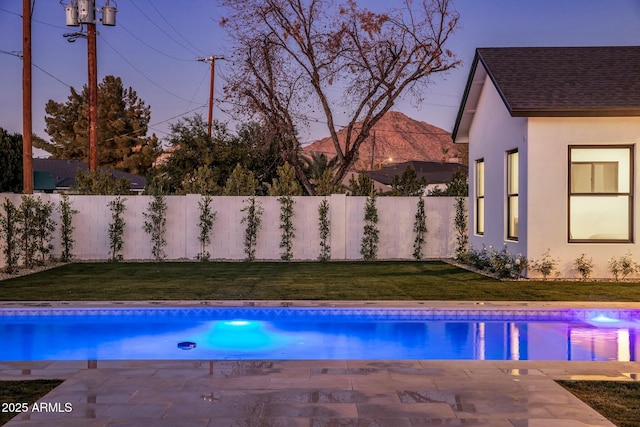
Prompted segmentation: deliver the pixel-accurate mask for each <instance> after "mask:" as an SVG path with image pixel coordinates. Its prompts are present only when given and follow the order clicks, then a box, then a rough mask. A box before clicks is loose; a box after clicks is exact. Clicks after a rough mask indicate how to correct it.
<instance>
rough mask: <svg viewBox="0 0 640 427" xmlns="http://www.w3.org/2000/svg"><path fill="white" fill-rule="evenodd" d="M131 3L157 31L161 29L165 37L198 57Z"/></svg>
mask: <svg viewBox="0 0 640 427" xmlns="http://www.w3.org/2000/svg"><path fill="white" fill-rule="evenodd" d="M130 3H131V5H132V6H133V7H135V8H136V9H138V11H139V12H140V13H141V14H142V16H144V17H145V18H147V20H148V21H149V22H151V23H152V24H153V25H154V26H155V27H156V28H157V29H159V30H160V32H162V33H163V34H164V35H165V36H167V37H169V38H170V39H171V40H173V41H174V42H175V43H176V44H177V45H178V46H180V47H182V48H183V49H186V50H188V51H189V52H191V53H193V54H194V55H196V56H197V55H198V54H199V53H198V52H197V51H195V50H192V49H191V48H189V47H187V46H185V45H184V44H182V43H180V42H179V41H178V40H176V39H175V38H174V37H173V36H171V35H170V34H169V33H167V32H166V31H165V30H164V28H162V27H161V26H160V25H158V24H157V23H156V21H154V20H153V19H151V18H150V17H149V16H148V15H147V14H146V13H144V11H143V10H142V9H141V8H140V7H138V5H137V4H136V3H135V2H134V1H133V0H131V1H130Z"/></svg>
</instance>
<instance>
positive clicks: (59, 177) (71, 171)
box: [33, 159, 146, 192]
mask: <svg viewBox="0 0 640 427" xmlns="http://www.w3.org/2000/svg"><path fill="white" fill-rule="evenodd" d="M78 169H82V170H84V171H87V170H89V166H88V165H87V164H86V163H83V162H80V161H78V160H64V159H33V170H34V173H39V175H42V174H43V173H46V174H48V175H49V176H50V177H51V180H52V181H53V183H54V184H55V188H56V189H68V188H70V187H72V186H74V185H75V184H76V178H75V177H76V171H77V170H78ZM100 169H102V170H106V171H109V172H111V173H112V174H113V176H114V178H116V179H121V178H124V179H128V180H129V181H131V187H130V188H131V191H138V192H139V191H143V190H144V187H145V183H146V180H145V178H144V177H143V176H140V175H133V174H130V173H127V172H122V171H118V170H115V169H107V168H100ZM36 190H50V189H49V188H43V189H40V188H36Z"/></svg>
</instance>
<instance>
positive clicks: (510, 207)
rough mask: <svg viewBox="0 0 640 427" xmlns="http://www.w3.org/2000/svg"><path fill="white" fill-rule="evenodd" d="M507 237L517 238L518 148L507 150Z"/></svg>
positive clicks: (510, 238)
mask: <svg viewBox="0 0 640 427" xmlns="http://www.w3.org/2000/svg"><path fill="white" fill-rule="evenodd" d="M507 239H509V240H518V150H513V151H508V152H507Z"/></svg>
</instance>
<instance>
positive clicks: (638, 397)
mask: <svg viewBox="0 0 640 427" xmlns="http://www.w3.org/2000/svg"><path fill="white" fill-rule="evenodd" d="M558 383H559V384H560V385H561V386H562V387H564V388H566V389H567V390H569V391H570V392H571V393H573V394H575V395H576V397H578V398H579V399H580V400H582V401H583V402H585V403H586V404H587V405H589V406H591V407H592V408H593V409H595V410H596V411H598V412H600V413H601V414H602V415H604V416H605V417H606V418H607V419H608V420H609V421H611V422H612V423H614V424H615V425H616V426H618V427H638V426H640V383H638V382H626V381H625V382H623V381H558Z"/></svg>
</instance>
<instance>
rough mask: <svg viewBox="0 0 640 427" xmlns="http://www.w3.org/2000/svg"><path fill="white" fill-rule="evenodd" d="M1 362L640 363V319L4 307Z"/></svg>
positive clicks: (565, 312) (606, 314)
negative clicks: (486, 361)
mask: <svg viewBox="0 0 640 427" xmlns="http://www.w3.org/2000/svg"><path fill="white" fill-rule="evenodd" d="M0 337H1V338H2V340H3V343H2V345H1V346H0V360H2V361H23V360H123V359H127V360H140V359H154V360H162V359H166V360H178V359H179V360H184V359H197V360H220V359H241V360H256V359H278V360H293V359H319V360H330V359H347V360H375V359H387V360H388V359H392V360H410V359H420V360H427V359H431V360H620V361H636V360H640V311H635V310H593V309H589V310H586V309H584V310H582V309H557V310H502V309H485V310H483V309H477V310H463V309H422V308H421V309H380V308H355V309H344V308H339V309H334V308H170V309H168V308H162V309H158V308H135V309H125V308H107V309H102V308H100V309H49V308H47V309H39V308H38V309H35V308H34V309H2V310H0Z"/></svg>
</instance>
